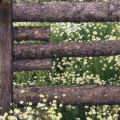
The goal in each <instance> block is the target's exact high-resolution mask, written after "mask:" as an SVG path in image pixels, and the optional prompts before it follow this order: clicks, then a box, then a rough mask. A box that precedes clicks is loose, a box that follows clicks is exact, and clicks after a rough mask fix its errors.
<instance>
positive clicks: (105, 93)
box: [14, 85, 120, 105]
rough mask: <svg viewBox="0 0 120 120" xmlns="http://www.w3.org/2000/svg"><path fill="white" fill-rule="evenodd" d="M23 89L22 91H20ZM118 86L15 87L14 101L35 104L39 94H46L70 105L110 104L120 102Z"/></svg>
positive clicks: (58, 101)
mask: <svg viewBox="0 0 120 120" xmlns="http://www.w3.org/2000/svg"><path fill="white" fill-rule="evenodd" d="M23 90H24V91H25V92H24V93H22V91H23ZM119 93H120V86H97V85H88V86H86V85H85V86H76V85H72V86H41V87H15V88H14V103H15V104H20V100H23V101H24V102H25V103H26V102H33V104H34V105H36V104H37V103H38V102H42V98H40V96H39V95H40V94H43V95H48V96H47V100H48V102H51V101H52V100H54V99H55V98H54V97H55V96H57V97H58V98H57V103H64V104H71V105H106V104H107V105H112V104H114V105H115V104H120V94H119ZM25 96H26V97H25Z"/></svg>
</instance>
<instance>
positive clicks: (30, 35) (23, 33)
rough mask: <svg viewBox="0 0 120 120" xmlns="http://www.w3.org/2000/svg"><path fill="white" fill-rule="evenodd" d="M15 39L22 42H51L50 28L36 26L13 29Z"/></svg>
mask: <svg viewBox="0 0 120 120" xmlns="http://www.w3.org/2000/svg"><path fill="white" fill-rule="evenodd" d="M13 38H14V39H15V40H17V41H20V40H42V41H49V40H50V27H49V26H43V27H36V26H33V27H32V26H29V27H28V26H27V27H24V26H19V27H14V28H13Z"/></svg>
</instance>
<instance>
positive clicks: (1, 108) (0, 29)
mask: <svg viewBox="0 0 120 120" xmlns="http://www.w3.org/2000/svg"><path fill="white" fill-rule="evenodd" d="M11 58H12V24H11V0H1V1H0V114H3V113H4V112H7V111H9V110H10V103H11V102H12V95H11V94H12V59H11Z"/></svg>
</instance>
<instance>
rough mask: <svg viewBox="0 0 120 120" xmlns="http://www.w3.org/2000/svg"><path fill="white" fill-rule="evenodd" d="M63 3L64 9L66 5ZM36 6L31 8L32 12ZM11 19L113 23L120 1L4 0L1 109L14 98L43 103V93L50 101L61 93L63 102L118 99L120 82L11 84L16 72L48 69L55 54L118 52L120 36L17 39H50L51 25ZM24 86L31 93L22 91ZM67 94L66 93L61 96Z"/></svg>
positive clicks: (119, 16)
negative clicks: (74, 39) (23, 23)
mask: <svg viewBox="0 0 120 120" xmlns="http://www.w3.org/2000/svg"><path fill="white" fill-rule="evenodd" d="M63 8H64V9H63ZM31 9H32V11H31ZM13 21H17V22H20V21H41V22H107V21H110V22H114V21H120V2H106V3H104V2H91V3H88V2H50V3H47V2H44V3H43V2H41V3H12V2H11V1H10V0H0V114H3V113H4V112H5V111H8V110H9V109H10V103H11V102H14V103H15V104H19V101H20V100H25V101H32V102H33V103H34V104H37V102H39V100H40V99H39V94H40V93H42V94H48V96H49V97H48V100H52V99H54V96H55V95H57V96H58V102H60V101H61V100H62V101H63V102H64V103H65V104H76V105H92V104H101V105H102V104H119V103H120V94H119V93H120V86H43V87H25V88H24V87H15V88H13V86H12V74H13V71H22V70H38V69H43V70H44V69H50V68H51V65H52V61H51V58H53V57H81V56H106V55H107V56H108V55H120V40H116V41H115V40H114V41H98V42H95V41H91V42H84V43H82V42H81V43H78V42H72V43H71V42H67V43H65V42H59V43H42V44H35V43H34V44H17V45H13V40H17V41H20V40H24V39H25V40H31V39H33V40H39V39H40V40H42V41H45V42H49V40H50V28H49V26H47V27H13V26H12V23H13ZM21 90H25V91H27V92H25V93H23V94H21V93H20V92H21ZM64 94H65V95H66V96H63V95H64ZM24 95H25V96H26V98H25V97H24Z"/></svg>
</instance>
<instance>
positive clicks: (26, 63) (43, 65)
mask: <svg viewBox="0 0 120 120" xmlns="http://www.w3.org/2000/svg"><path fill="white" fill-rule="evenodd" d="M51 67H52V60H51V59H37V60H15V61H14V63H13V70H14V71H29V70H50V69H51Z"/></svg>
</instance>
